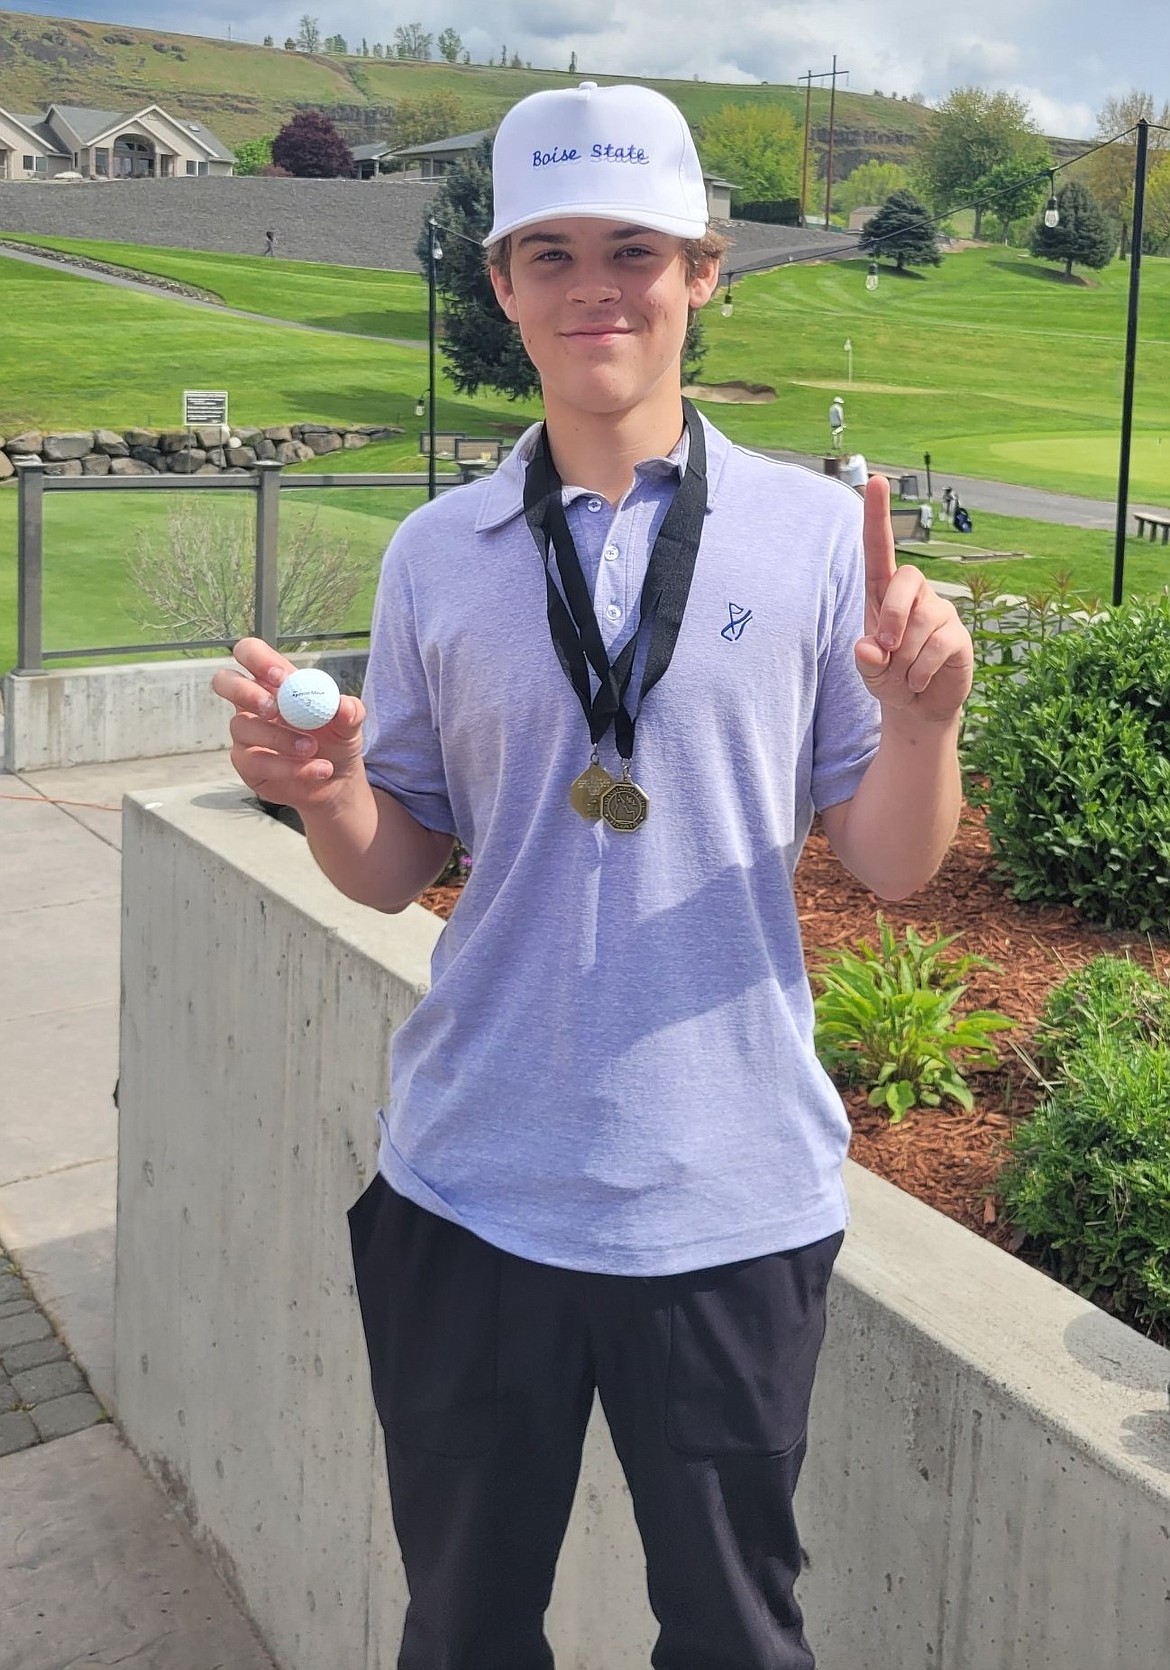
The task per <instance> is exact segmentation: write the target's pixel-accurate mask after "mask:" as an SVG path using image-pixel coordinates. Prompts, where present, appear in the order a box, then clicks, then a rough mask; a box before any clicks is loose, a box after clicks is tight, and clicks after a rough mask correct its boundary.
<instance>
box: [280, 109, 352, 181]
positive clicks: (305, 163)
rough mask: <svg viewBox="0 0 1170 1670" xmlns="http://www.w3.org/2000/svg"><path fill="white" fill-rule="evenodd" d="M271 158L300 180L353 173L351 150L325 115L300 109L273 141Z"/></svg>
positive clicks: (316, 111)
mask: <svg viewBox="0 0 1170 1670" xmlns="http://www.w3.org/2000/svg"><path fill="white" fill-rule="evenodd" d="M272 160H273V162H274V163H275V164H276V165H277V167H279V168H286V169H287V170H288V172H289V173H290V174H295V175H296V176H297V177H298V178H299V179H302V180H334V179H339V178H340V177H341V176H343V175H347V174H352V173H353V152H352V151H351V150H350V148H349V146H348V145H347V144H346V142H345V140H344V139H343V138H342V137H341V135H340V134H339V133H338V131H337V129H336V128H335V127H334V126H333V123H332V122H331V121H330V120H329V118H328V116H323V115H322V114H321V112H320V111H319V110H302V111H300V112H299V114H298V115H296V116H294V117H293V119H292V121H291V122H286V123H285V125H284V127H282V128H281V130H280V132H279V133H278V134H277V136H276V138H275V139H274V140H273V141H272Z"/></svg>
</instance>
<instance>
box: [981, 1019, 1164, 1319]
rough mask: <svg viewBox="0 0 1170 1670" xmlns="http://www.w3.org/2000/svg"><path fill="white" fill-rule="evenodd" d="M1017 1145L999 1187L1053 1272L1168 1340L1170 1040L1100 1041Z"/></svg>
mask: <svg viewBox="0 0 1170 1670" xmlns="http://www.w3.org/2000/svg"><path fill="white" fill-rule="evenodd" d="M1010 1150H1011V1155H1010V1158H1009V1160H1008V1163H1007V1165H1006V1167H1005V1168H1004V1170H1003V1171H1002V1172H1001V1173H1000V1177H999V1185H998V1187H999V1192H1000V1194H1001V1197H1002V1199H1003V1202H1004V1205H1005V1208H1006V1210H1007V1213H1008V1215H1009V1217H1010V1218H1011V1219H1012V1221H1013V1222H1014V1223H1015V1224H1017V1225H1018V1226H1019V1227H1020V1228H1021V1229H1022V1230H1024V1231H1025V1232H1026V1234H1027V1235H1029V1236H1030V1237H1032V1239H1033V1242H1034V1243H1035V1246H1036V1249H1037V1250H1038V1251H1039V1253H1040V1255H1041V1258H1042V1261H1043V1263H1044V1264H1045V1266H1046V1267H1047V1268H1048V1269H1049V1270H1050V1271H1051V1273H1052V1274H1053V1275H1054V1276H1055V1277H1056V1278H1057V1279H1058V1280H1059V1281H1062V1282H1064V1283H1065V1285H1066V1286H1068V1287H1071V1288H1073V1289H1074V1290H1075V1291H1076V1292H1079V1293H1081V1294H1082V1295H1083V1296H1084V1297H1085V1298H1089V1299H1092V1300H1094V1301H1095V1302H1096V1303H1098V1304H1100V1305H1101V1306H1102V1308H1103V1309H1105V1310H1109V1311H1111V1312H1113V1313H1114V1314H1115V1315H1117V1316H1120V1317H1121V1318H1122V1319H1123V1320H1125V1321H1128V1322H1132V1323H1134V1324H1135V1325H1137V1326H1139V1327H1143V1328H1145V1329H1147V1330H1148V1331H1149V1332H1151V1333H1153V1334H1155V1335H1156V1336H1157V1337H1158V1338H1160V1339H1163V1340H1165V1341H1166V1342H1167V1343H1170V1043H1166V1042H1162V1043H1157V1044H1149V1043H1135V1042H1134V1041H1133V1039H1132V1038H1125V1037H1123V1036H1120V1035H1111V1034H1109V1033H1107V1034H1106V1035H1105V1036H1104V1037H1095V1038H1090V1039H1089V1040H1088V1041H1087V1042H1086V1043H1085V1044H1084V1045H1083V1046H1082V1047H1080V1048H1078V1049H1077V1050H1075V1051H1074V1053H1073V1054H1072V1055H1071V1056H1070V1057H1069V1058H1068V1060H1067V1062H1066V1065H1065V1068H1064V1077H1063V1079H1062V1080H1061V1082H1060V1083H1059V1084H1058V1086H1057V1088H1056V1089H1055V1091H1054V1092H1053V1094H1052V1095H1051V1096H1050V1097H1049V1098H1048V1099H1047V1100H1046V1101H1045V1102H1043V1103H1042V1104H1041V1105H1040V1106H1039V1107H1038V1108H1037V1109H1036V1111H1035V1113H1034V1114H1033V1115H1032V1117H1031V1118H1030V1119H1029V1120H1027V1121H1026V1122H1025V1123H1024V1124H1022V1125H1020V1126H1019V1127H1018V1128H1017V1129H1016V1131H1015V1132H1014V1133H1013V1136H1012V1138H1011V1142H1010Z"/></svg>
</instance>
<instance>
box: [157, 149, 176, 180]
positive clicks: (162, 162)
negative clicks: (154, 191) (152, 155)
mask: <svg viewBox="0 0 1170 1670" xmlns="http://www.w3.org/2000/svg"><path fill="white" fill-rule="evenodd" d="M173 161H174V158H173V157H168V156H167V155H165V153H164V154H163V155H162V156H160V157H159V159H158V171H159V175H160V176H161V178H162V179H164V180H169V179H170V177H171V164H172V162H173Z"/></svg>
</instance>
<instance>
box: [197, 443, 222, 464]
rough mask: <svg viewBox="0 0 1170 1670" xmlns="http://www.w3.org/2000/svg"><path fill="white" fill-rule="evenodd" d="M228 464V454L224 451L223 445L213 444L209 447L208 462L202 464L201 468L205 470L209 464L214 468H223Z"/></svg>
mask: <svg viewBox="0 0 1170 1670" xmlns="http://www.w3.org/2000/svg"><path fill="white" fill-rule="evenodd" d="M226 464H227V454H226V453H225V452H224V450H223V448H222V447H221V446H213V447H208V449H207V463H206V464H200V466H199V468H200V469H201V470H205V469H207V468H208V465H210V466H211V467H212V468H213V469H217V470H222V469H223V468H224V467H225V465H226Z"/></svg>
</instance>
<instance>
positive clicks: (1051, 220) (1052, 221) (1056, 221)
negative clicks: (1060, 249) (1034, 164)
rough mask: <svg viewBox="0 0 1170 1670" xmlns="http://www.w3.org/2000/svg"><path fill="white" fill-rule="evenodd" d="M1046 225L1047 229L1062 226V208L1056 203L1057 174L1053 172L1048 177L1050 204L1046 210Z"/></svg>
mask: <svg viewBox="0 0 1170 1670" xmlns="http://www.w3.org/2000/svg"><path fill="white" fill-rule="evenodd" d="M1044 224H1045V226H1047V227H1053V226H1059V225H1060V207H1059V205H1058V203H1057V201H1056V173H1055V171H1052V172H1050V173H1049V176H1048V204H1047V207H1046V208H1045V210H1044Z"/></svg>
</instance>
